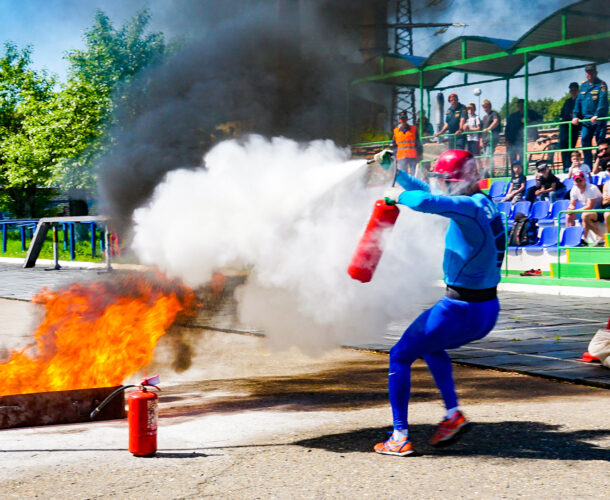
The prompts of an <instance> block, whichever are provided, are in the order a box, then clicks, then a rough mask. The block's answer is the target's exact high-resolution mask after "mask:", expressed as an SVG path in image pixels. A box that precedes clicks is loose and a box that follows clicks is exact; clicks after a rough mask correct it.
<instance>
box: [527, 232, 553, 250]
mask: <svg viewBox="0 0 610 500" xmlns="http://www.w3.org/2000/svg"><path fill="white" fill-rule="evenodd" d="M556 246H557V228H556V227H555V226H547V227H543V228H542V231H541V232H540V239H539V240H538V243H535V244H533V245H527V246H525V247H523V248H525V249H526V250H528V251H530V250H531V251H534V252H542V251H543V250H544V249H545V248H550V247H556Z"/></svg>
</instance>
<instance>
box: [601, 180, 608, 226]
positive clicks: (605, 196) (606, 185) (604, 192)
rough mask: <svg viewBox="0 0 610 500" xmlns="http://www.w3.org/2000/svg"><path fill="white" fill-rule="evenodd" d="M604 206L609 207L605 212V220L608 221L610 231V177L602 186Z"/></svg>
mask: <svg viewBox="0 0 610 500" xmlns="http://www.w3.org/2000/svg"><path fill="white" fill-rule="evenodd" d="M602 208H604V209H607V210H608V211H607V212H603V214H602V215H603V216H604V222H605V223H606V232H607V233H610V179H608V180H606V182H604V187H603V188H602Z"/></svg>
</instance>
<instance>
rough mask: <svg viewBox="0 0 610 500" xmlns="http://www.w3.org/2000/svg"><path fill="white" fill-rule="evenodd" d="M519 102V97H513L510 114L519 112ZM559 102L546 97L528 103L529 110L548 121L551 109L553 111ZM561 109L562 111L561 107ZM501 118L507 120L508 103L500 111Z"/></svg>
mask: <svg viewBox="0 0 610 500" xmlns="http://www.w3.org/2000/svg"><path fill="white" fill-rule="evenodd" d="M518 100H519V98H517V97H513V98H512V100H511V101H510V104H509V108H508V109H509V113H508V114H511V113H514V112H516V111H517V101H518ZM556 102H557V101H555V100H554V99H552V98H550V97H545V98H544V99H537V100H536V101H528V102H527V108H528V109H529V110H532V111H535V112H536V113H538V114H539V115H540V116H542V117H543V118H542V119H543V120H544V121H547V120H548V118H547V115H548V112H549V109H551V108H552V107H553V106H554V105H555V104H556ZM559 109H560V110H561V105H560V106H559ZM500 116H501V117H502V119H504V120H505V119H506V103H505V104H504V105H503V106H502V109H501V110H500Z"/></svg>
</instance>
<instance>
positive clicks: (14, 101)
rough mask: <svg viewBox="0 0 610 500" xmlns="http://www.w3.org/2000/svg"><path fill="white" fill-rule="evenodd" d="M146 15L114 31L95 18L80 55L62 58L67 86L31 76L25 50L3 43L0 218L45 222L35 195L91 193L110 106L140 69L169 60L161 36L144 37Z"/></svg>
mask: <svg viewBox="0 0 610 500" xmlns="http://www.w3.org/2000/svg"><path fill="white" fill-rule="evenodd" d="M149 20H150V14H149V13H148V11H147V10H144V11H141V12H139V13H137V14H136V15H135V16H134V17H133V18H132V19H131V21H129V22H127V23H126V24H125V25H124V26H122V27H120V28H118V29H115V28H114V27H113V25H112V23H111V22H110V19H109V18H108V16H107V15H106V14H104V13H103V12H102V11H101V10H98V11H97V12H96V14H95V17H94V21H93V25H92V26H91V27H90V28H89V29H88V30H86V31H85V35H84V39H85V49H83V50H73V51H70V52H68V54H67V56H66V58H67V59H68V61H69V62H70V64H71V67H70V70H69V78H68V82H67V83H66V84H65V85H63V86H61V88H57V84H56V81H55V79H54V78H53V77H50V76H48V75H47V74H46V73H45V72H40V73H38V72H35V71H34V70H32V69H31V68H30V65H31V59H30V54H31V48H30V47H26V48H24V49H22V50H19V49H18V48H17V47H16V46H15V45H14V44H12V43H6V44H5V50H4V55H3V56H2V57H0V187H1V188H2V190H1V192H0V210H3V211H10V212H11V213H12V214H13V215H15V216H17V217H38V216H41V215H45V213H44V207H45V206H46V205H47V201H48V199H47V198H45V197H44V196H43V195H42V193H43V192H44V191H41V190H40V188H41V187H53V188H58V189H60V190H62V191H68V190H72V189H80V190H85V191H93V190H94V188H95V173H94V171H93V167H92V165H93V164H94V161H95V159H96V158H97V157H99V156H100V155H101V154H103V152H104V148H105V147H107V143H108V139H107V130H108V128H109V127H110V126H111V121H112V116H113V111H114V109H113V106H115V105H117V104H115V103H122V101H123V95H124V92H125V88H126V86H127V85H128V84H129V83H130V82H131V81H132V79H133V78H134V76H135V75H137V74H138V73H140V72H141V71H142V70H143V69H145V68H147V67H149V66H151V65H152V64H156V63H158V62H160V61H161V60H162V59H163V58H164V57H165V56H166V54H167V53H168V51H169V49H168V47H167V45H166V43H165V40H164V37H163V34H161V33H151V34H147V33H146V29H147V26H148V23H149Z"/></svg>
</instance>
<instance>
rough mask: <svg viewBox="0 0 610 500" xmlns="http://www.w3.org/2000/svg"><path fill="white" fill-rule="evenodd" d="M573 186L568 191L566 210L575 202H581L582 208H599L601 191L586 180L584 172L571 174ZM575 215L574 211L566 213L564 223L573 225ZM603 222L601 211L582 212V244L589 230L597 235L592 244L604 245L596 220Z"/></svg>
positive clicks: (572, 208)
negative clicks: (568, 202)
mask: <svg viewBox="0 0 610 500" xmlns="http://www.w3.org/2000/svg"><path fill="white" fill-rule="evenodd" d="M572 177H573V179H574V187H573V188H572V189H571V191H570V205H569V206H568V210H575V209H576V202H577V201H580V203H582V208H583V209H584V210H591V209H597V208H601V206H602V193H601V192H600V190H599V189H598V188H597V186H594V185H593V184H589V183H588V182H587V177H586V176H585V174H584V172H582V171H580V170H576V171H575V172H574V174H573V176H572ZM576 215H577V214H575V213H574V212H571V213H570V212H568V214H567V215H566V224H567V225H568V226H573V225H574V224H575V222H576ZM598 221H599V222H604V214H603V212H586V213H584V214H582V225H583V227H584V232H583V245H584V244H585V240H586V238H587V236H588V234H589V231H593V233H594V234H595V235H596V236H597V240H596V241H595V243H594V246H604V235H603V233H602V232H601V231H600V230H599V228H598V227H597V222H598Z"/></svg>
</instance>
